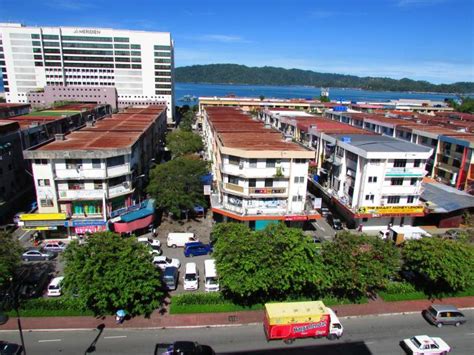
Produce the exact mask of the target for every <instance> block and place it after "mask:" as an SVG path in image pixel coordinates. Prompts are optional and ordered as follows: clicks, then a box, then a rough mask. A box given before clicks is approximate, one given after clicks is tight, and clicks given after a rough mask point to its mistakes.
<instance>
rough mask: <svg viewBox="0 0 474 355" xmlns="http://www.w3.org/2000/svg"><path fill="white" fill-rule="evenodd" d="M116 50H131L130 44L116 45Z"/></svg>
mask: <svg viewBox="0 0 474 355" xmlns="http://www.w3.org/2000/svg"><path fill="white" fill-rule="evenodd" d="M114 48H116V49H130V46H129V45H128V44H118V43H115V44H114Z"/></svg>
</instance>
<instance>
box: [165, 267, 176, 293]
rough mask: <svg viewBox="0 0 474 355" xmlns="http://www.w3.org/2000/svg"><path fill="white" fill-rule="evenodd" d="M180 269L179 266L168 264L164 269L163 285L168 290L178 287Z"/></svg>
mask: <svg viewBox="0 0 474 355" xmlns="http://www.w3.org/2000/svg"><path fill="white" fill-rule="evenodd" d="M178 276H179V270H178V268H177V267H174V266H168V267H167V268H166V269H165V270H164V271H163V286H164V288H165V289H167V290H176V288H177V287H178Z"/></svg>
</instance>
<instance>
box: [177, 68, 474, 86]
mask: <svg viewBox="0 0 474 355" xmlns="http://www.w3.org/2000/svg"><path fill="white" fill-rule="evenodd" d="M175 78H176V81H178V82H194V83H217V84H227V83H228V84H250V85H312V86H316V87H336V88H340V87H342V88H360V89H366V90H386V91H420V92H453V93H472V92H474V83H472V82H458V83H453V84H439V85H436V84H432V83H429V82H427V81H421V80H418V81H415V80H411V79H407V78H403V79H400V80H396V79H390V78H381V77H358V76H355V75H343V74H332V73H318V72H314V71H310V70H300V69H284V68H275V67H247V66H245V65H238V64H207V65H193V66H186V67H179V68H176V70H175Z"/></svg>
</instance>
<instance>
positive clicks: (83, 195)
mask: <svg viewBox="0 0 474 355" xmlns="http://www.w3.org/2000/svg"><path fill="white" fill-rule="evenodd" d="M58 192H59V198H60V199H70V200H75V199H81V200H84V199H102V198H103V196H104V191H103V190H102V189H100V190H80V189H79V190H59V191H58Z"/></svg>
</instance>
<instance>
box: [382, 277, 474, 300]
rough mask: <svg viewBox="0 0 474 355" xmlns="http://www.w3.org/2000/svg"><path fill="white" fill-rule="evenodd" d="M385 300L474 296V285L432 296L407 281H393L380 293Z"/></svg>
mask: <svg viewBox="0 0 474 355" xmlns="http://www.w3.org/2000/svg"><path fill="white" fill-rule="evenodd" d="M378 295H379V296H380V297H382V299H383V300H384V301H387V302H395V301H412V300H423V299H430V298H432V297H436V298H449V297H468V296H474V286H473V287H468V288H467V289H465V290H464V291H459V292H455V293H441V294H438V295H433V296H432V297H430V296H429V295H427V294H426V293H425V292H423V291H418V290H416V289H415V287H414V286H413V285H412V284H410V283H408V282H405V281H401V282H398V281H393V282H391V283H390V284H388V286H387V288H386V289H385V290H384V291H380V292H379V293H378Z"/></svg>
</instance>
